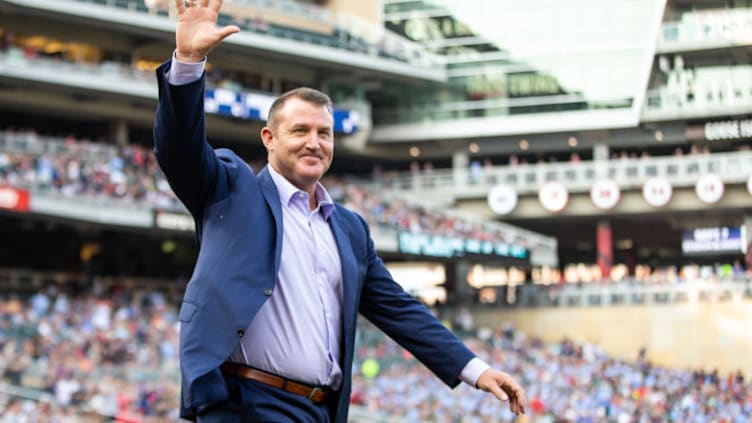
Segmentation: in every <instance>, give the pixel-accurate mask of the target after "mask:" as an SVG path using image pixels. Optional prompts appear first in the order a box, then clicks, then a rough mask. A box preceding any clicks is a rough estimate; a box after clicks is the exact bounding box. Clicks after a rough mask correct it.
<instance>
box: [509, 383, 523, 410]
mask: <svg viewBox="0 0 752 423" xmlns="http://www.w3.org/2000/svg"><path fill="white" fill-rule="evenodd" d="M525 402H526V399H525V393H524V392H523V391H522V390H521V389H517V390H515V392H514V393H513V394H512V401H511V403H513V404H514V406H515V410H514V411H515V412H516V413H517V414H525Z"/></svg>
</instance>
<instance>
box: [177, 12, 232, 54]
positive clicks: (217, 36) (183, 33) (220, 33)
mask: <svg viewBox="0 0 752 423" xmlns="http://www.w3.org/2000/svg"><path fill="white" fill-rule="evenodd" d="M175 5H176V6H177V10H178V24H177V27H176V29H175V44H176V50H175V58H176V59H177V60H179V61H181V62H200V61H202V60H204V57H206V55H208V54H209V52H210V51H211V50H212V49H213V48H214V47H216V46H217V45H218V44H219V43H221V42H222V40H224V39H225V38H227V37H228V36H230V35H232V34H234V33H236V32H239V31H240V28H238V27H237V26H235V25H228V26H225V27H222V28H217V16H218V15H219V10H220V9H221V8H222V0H192V1H190V0H175Z"/></svg>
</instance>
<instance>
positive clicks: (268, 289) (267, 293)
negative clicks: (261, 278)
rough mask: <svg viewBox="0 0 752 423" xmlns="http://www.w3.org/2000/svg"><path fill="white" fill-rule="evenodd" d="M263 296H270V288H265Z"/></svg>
mask: <svg viewBox="0 0 752 423" xmlns="http://www.w3.org/2000/svg"><path fill="white" fill-rule="evenodd" d="M264 295H266V296H267V297H269V296H271V295H272V289H271V288H266V289H265V290H264Z"/></svg>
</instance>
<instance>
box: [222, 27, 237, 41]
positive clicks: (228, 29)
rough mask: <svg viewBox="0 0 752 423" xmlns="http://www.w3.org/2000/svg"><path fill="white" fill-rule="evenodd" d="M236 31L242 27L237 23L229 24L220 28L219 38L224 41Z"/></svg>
mask: <svg viewBox="0 0 752 423" xmlns="http://www.w3.org/2000/svg"><path fill="white" fill-rule="evenodd" d="M236 32H240V28H238V27H237V26H235V25H228V26H225V27H222V28H220V29H218V30H217V35H219V40H220V41H222V40H224V39H225V38H227V37H229V36H230V35H232V34H235V33H236Z"/></svg>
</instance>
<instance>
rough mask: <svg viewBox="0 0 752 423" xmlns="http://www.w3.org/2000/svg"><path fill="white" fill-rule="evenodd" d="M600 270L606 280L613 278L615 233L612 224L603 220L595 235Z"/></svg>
mask: <svg viewBox="0 0 752 423" xmlns="http://www.w3.org/2000/svg"><path fill="white" fill-rule="evenodd" d="M595 240H596V252H597V255H598V256H597V258H596V261H597V263H598V268H600V270H601V277H602V278H603V279H604V280H608V279H610V278H611V267H612V266H613V264H614V245H613V231H612V229H611V222H609V221H608V220H601V221H599V222H598V226H597V228H596V234H595Z"/></svg>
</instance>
